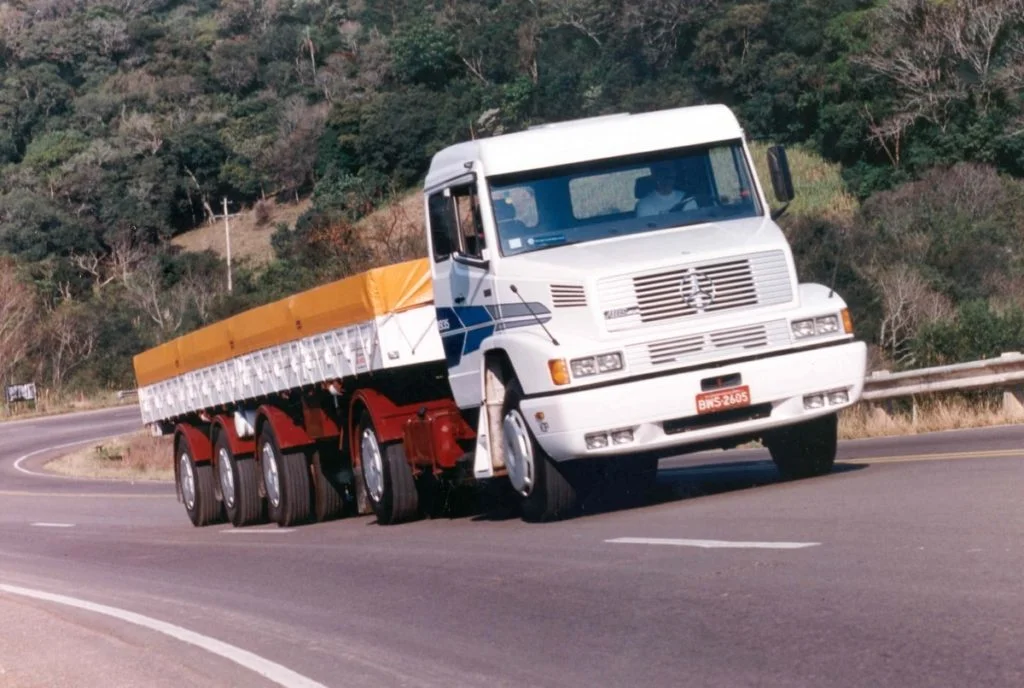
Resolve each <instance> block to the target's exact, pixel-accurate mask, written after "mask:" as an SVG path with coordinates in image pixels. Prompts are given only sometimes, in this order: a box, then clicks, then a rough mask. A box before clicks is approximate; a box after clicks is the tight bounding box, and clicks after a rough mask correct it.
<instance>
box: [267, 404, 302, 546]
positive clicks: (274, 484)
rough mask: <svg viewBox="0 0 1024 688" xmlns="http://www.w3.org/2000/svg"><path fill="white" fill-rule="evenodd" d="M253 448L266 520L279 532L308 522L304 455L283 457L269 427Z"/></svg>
mask: <svg viewBox="0 0 1024 688" xmlns="http://www.w3.org/2000/svg"><path fill="white" fill-rule="evenodd" d="M256 446H257V450H258V452H259V459H260V468H261V474H262V483H263V490H264V492H265V494H266V496H267V515H268V516H269V518H270V520H271V521H273V522H275V523H277V525H279V526H281V527H282V528H287V527H289V526H293V525H297V524H299V523H305V522H307V521H309V520H310V517H311V516H312V504H313V500H312V489H311V485H310V480H309V461H308V460H307V459H306V453H305V452H302V451H298V452H289V453H287V454H286V453H283V452H282V451H281V449H280V447H279V445H278V443H277V438H276V437H275V436H274V429H273V428H272V427H271V426H270V424H269V423H268V424H266V425H264V426H263V430H262V431H261V432H260V439H259V442H257V445H256Z"/></svg>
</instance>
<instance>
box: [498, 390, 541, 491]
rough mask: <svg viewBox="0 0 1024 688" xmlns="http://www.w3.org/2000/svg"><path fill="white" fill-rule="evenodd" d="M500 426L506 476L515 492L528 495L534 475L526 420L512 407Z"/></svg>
mask: <svg viewBox="0 0 1024 688" xmlns="http://www.w3.org/2000/svg"><path fill="white" fill-rule="evenodd" d="M502 426H503V429H504V433H503V435H504V438H503V442H504V445H505V468H506V469H508V478H509V480H510V481H511V482H512V487H513V488H515V490H516V492H518V493H519V494H521V495H523V496H524V497H528V496H529V495H530V492H532V491H533V480H534V475H535V472H534V456H533V440H532V439H531V438H530V430H529V429H528V428H527V427H526V420H524V419H523V415H522V414H521V413H519V409H512V410H511V411H509V412H508V413H506V414H505V421H504V423H503V424H502Z"/></svg>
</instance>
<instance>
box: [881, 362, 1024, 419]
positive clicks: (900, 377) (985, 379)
mask: <svg viewBox="0 0 1024 688" xmlns="http://www.w3.org/2000/svg"><path fill="white" fill-rule="evenodd" d="M1022 386H1024V354H1021V353H1020V352H1017V351H1012V352H1007V353H1004V354H1002V355H1001V356H999V357H998V358H989V359H985V360H982V361H970V362H969V363H958V364H956V365H948V366H938V367H935V368H920V369H918V370H907V371H904V372H900V373H890V372H889V371H888V370H878V371H875V372H873V373H871V374H870V375H869V376H868V378H867V380H865V382H864V394H863V395H862V398H863V400H864V401H868V402H874V401H886V400H889V399H896V398H899V397H910V396H917V395H921V394H933V393H935V392H951V391H970V390H976V389H1002V390H1003V407H1004V408H1005V409H1007V410H1012V411H1014V412H1017V413H1021V414H1024V389H1022Z"/></svg>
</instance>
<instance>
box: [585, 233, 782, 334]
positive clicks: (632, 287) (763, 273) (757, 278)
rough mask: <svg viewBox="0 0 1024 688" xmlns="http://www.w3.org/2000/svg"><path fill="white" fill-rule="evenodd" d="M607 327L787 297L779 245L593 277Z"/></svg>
mask: <svg viewBox="0 0 1024 688" xmlns="http://www.w3.org/2000/svg"><path fill="white" fill-rule="evenodd" d="M598 291H599V296H600V303H601V309H602V311H603V312H605V313H623V314H628V315H625V316H620V317H615V318H608V319H606V324H607V327H608V330H609V331H612V332H615V331H620V330H625V329H630V328H632V327H637V326H643V325H648V324H650V325H657V324H660V323H664V322H668V321H671V320H675V319H678V318H687V317H699V316H703V315H709V314H713V313H718V312H721V311H730V310H736V309H742V308H756V307H761V306H772V305H777V304H781V303H787V302H789V301H790V300H792V298H793V287H792V283H791V279H790V275H789V268H788V266H787V264H786V257H785V254H784V253H783V252H782V251H767V252H764V253H755V254H752V255H749V256H740V257H736V258H729V259H726V260H718V261H714V262H708V263H697V264H693V265H683V266H679V267H673V268H668V269H662V270H657V271H652V272H647V273H642V274H638V275H636V274H634V275H620V276H616V277H610V278H605V279H602V280H600V281H599V282H598Z"/></svg>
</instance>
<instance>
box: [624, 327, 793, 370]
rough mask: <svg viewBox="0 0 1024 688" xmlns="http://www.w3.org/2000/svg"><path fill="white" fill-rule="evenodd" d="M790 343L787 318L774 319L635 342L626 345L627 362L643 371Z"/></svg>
mask: <svg viewBox="0 0 1024 688" xmlns="http://www.w3.org/2000/svg"><path fill="white" fill-rule="evenodd" d="M789 343H790V338H789V329H788V327H787V321H785V320H773V321H770V322H766V323H758V324H756V325H744V326H742V327H731V328H729V329H725V330H713V331H710V332H702V333H700V334H691V335H687V336H685V337H674V338H672V339H660V340H658V341H654V342H645V343H642V344H634V345H632V346H629V347H627V348H626V362H627V365H628V366H629V368H630V371H631V372H635V373H642V372H645V371H647V370H650V369H652V368H656V367H658V366H662V365H666V364H669V363H677V364H680V365H692V364H697V363H701V362H703V361H706V360H711V359H721V358H725V357H728V356H742V355H744V354H746V353H750V352H752V351H755V350H759V349H769V348H776V347H783V346H788V345H789Z"/></svg>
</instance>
